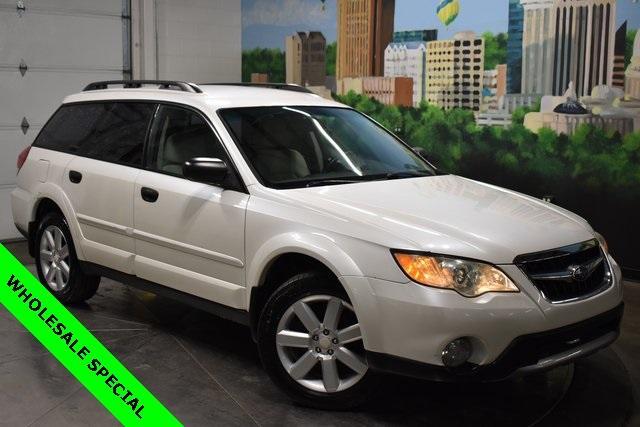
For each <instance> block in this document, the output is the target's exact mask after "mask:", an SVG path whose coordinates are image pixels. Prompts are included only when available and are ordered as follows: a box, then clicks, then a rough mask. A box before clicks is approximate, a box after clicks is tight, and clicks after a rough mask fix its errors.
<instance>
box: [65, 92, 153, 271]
mask: <svg viewBox="0 0 640 427" xmlns="http://www.w3.org/2000/svg"><path fill="white" fill-rule="evenodd" d="M63 108H64V109H66V112H67V114H68V119H69V120H68V121H67V124H68V125H69V129H68V133H67V138H69V139H70V140H72V141H73V144H70V146H69V148H68V150H69V152H71V153H73V154H76V156H75V157H74V158H73V159H72V160H71V162H69V164H68V165H67V168H66V170H65V173H64V175H63V183H62V186H63V188H64V190H65V193H66V194H67V196H68V197H69V199H70V200H71V204H72V205H73V208H74V210H75V213H76V219H77V220H78V223H79V225H80V230H81V232H82V241H81V242H78V243H79V244H82V245H83V252H84V255H85V257H86V260H87V261H90V262H94V263H97V264H100V265H103V266H105V267H109V268H113V269H116V270H119V271H123V272H126V273H130V274H131V273H133V269H132V266H133V257H134V254H135V242H134V239H133V191H134V186H135V181H136V178H137V176H138V174H139V173H140V168H141V167H142V158H143V150H144V141H145V137H146V134H147V131H148V129H149V124H150V122H151V117H152V115H153V112H154V111H155V109H156V108H157V106H156V104H154V103H142V102H97V103H87V104H75V105H67V106H64V107H63ZM73 121H75V123H76V126H73V125H71V124H72V123H73ZM73 129H75V130H74V131H72V130H73Z"/></svg>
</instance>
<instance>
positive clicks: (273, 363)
mask: <svg viewBox="0 0 640 427" xmlns="http://www.w3.org/2000/svg"><path fill="white" fill-rule="evenodd" d="M334 282H335V279H332V278H330V277H327V275H325V274H321V273H305V274H300V275H297V276H295V277H293V278H291V279H289V280H288V281H287V282H285V283H284V284H283V285H282V286H281V287H280V288H279V289H278V290H277V291H276V292H275V293H274V294H273V295H272V296H271V298H270V299H269V301H268V302H267V304H266V307H265V309H264V311H263V313H262V316H261V318H260V323H259V327H258V346H259V351H260V357H261V359H262V362H263V364H264V366H265V369H266V371H267V373H268V374H269V375H270V376H271V378H272V379H273V380H274V382H275V383H276V384H277V385H279V386H280V387H281V388H282V389H283V390H284V391H285V392H287V393H288V394H289V396H291V397H292V398H293V399H294V400H295V401H297V402H299V403H301V404H304V405H306V406H311V407H316V408H321V409H349V408H352V407H355V406H358V405H360V404H362V403H363V402H364V401H366V400H367V399H368V397H369V396H370V394H371V393H372V392H373V391H374V389H375V387H374V386H373V384H372V382H373V381H374V375H373V373H371V372H370V370H369V367H368V365H367V361H366V357H365V350H364V345H363V341H362V334H361V332H360V325H359V323H358V319H357V317H356V314H355V311H354V309H353V306H352V305H351V303H350V302H349V298H348V297H347V295H346V293H345V292H344V291H343V290H342V289H341V288H340V287H339V284H337V283H334Z"/></svg>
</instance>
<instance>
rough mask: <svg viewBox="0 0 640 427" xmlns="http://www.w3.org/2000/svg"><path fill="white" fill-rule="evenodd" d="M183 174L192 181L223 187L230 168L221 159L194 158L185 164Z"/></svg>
mask: <svg viewBox="0 0 640 427" xmlns="http://www.w3.org/2000/svg"><path fill="white" fill-rule="evenodd" d="M182 173H183V175H184V177H185V178H187V179H188V180H190V181H197V182H202V183H205V184H212V185H222V184H223V183H224V180H225V178H226V177H227V175H228V174H229V167H228V166H227V164H226V163H225V162H223V161H222V160H220V159H213V158H210V157H194V158H193V159H191V160H187V161H186V162H184V165H183V166H182Z"/></svg>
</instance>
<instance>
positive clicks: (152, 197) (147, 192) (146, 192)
mask: <svg viewBox="0 0 640 427" xmlns="http://www.w3.org/2000/svg"><path fill="white" fill-rule="evenodd" d="M140 195H141V196H142V200H144V201H145V202H149V203H155V201H156V200H158V196H159V194H158V192H157V191H156V190H154V189H153V188H149V187H142V188H141V189H140Z"/></svg>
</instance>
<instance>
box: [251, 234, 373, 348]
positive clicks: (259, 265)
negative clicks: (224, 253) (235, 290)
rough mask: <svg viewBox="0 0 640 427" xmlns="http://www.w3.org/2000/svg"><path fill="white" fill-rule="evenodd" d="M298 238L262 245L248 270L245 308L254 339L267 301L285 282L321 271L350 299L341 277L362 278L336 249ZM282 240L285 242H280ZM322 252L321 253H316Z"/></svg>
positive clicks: (311, 240) (347, 259)
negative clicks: (352, 276) (300, 274)
mask: <svg viewBox="0 0 640 427" xmlns="http://www.w3.org/2000/svg"><path fill="white" fill-rule="evenodd" d="M301 237H302V236H300V235H297V236H296V237H295V238H296V240H295V242H296V244H293V242H292V241H290V240H289V238H291V236H278V237H276V238H274V239H272V240H271V241H270V242H268V243H267V244H265V245H263V247H262V248H260V250H258V251H257V252H256V256H254V257H253V260H254V261H253V262H252V263H251V265H249V266H248V269H247V307H248V308H249V316H250V326H251V332H252V335H253V336H254V338H255V333H256V328H257V324H258V320H259V318H260V315H261V313H262V309H263V308H264V305H265V304H266V302H267V300H268V299H269V297H270V296H271V295H272V294H273V292H274V291H275V290H276V289H277V288H278V287H279V286H280V285H281V284H282V282H284V281H285V280H287V279H289V278H291V277H293V276H294V275H296V274H299V273H304V272H308V271H321V272H324V273H326V274H328V275H330V276H331V277H332V278H334V279H335V281H336V284H337V286H340V287H341V288H342V289H343V290H344V291H345V292H346V293H347V295H348V296H349V298H350V299H352V292H351V290H350V289H348V288H347V287H346V286H344V283H343V282H342V281H341V280H340V277H341V276H344V275H357V276H359V275H362V273H361V271H360V269H359V268H358V266H357V265H356V263H355V262H354V261H353V260H352V259H351V258H350V257H349V256H348V255H347V254H346V253H345V252H344V251H343V250H342V249H341V248H339V247H338V246H336V245H334V244H332V245H331V246H327V244H326V241H324V242H319V241H318V238H319V236H315V238H314V237H309V240H305V239H302V238H301ZM283 239H286V243H285V241H283ZM319 248H323V249H322V250H318V249H319Z"/></svg>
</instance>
